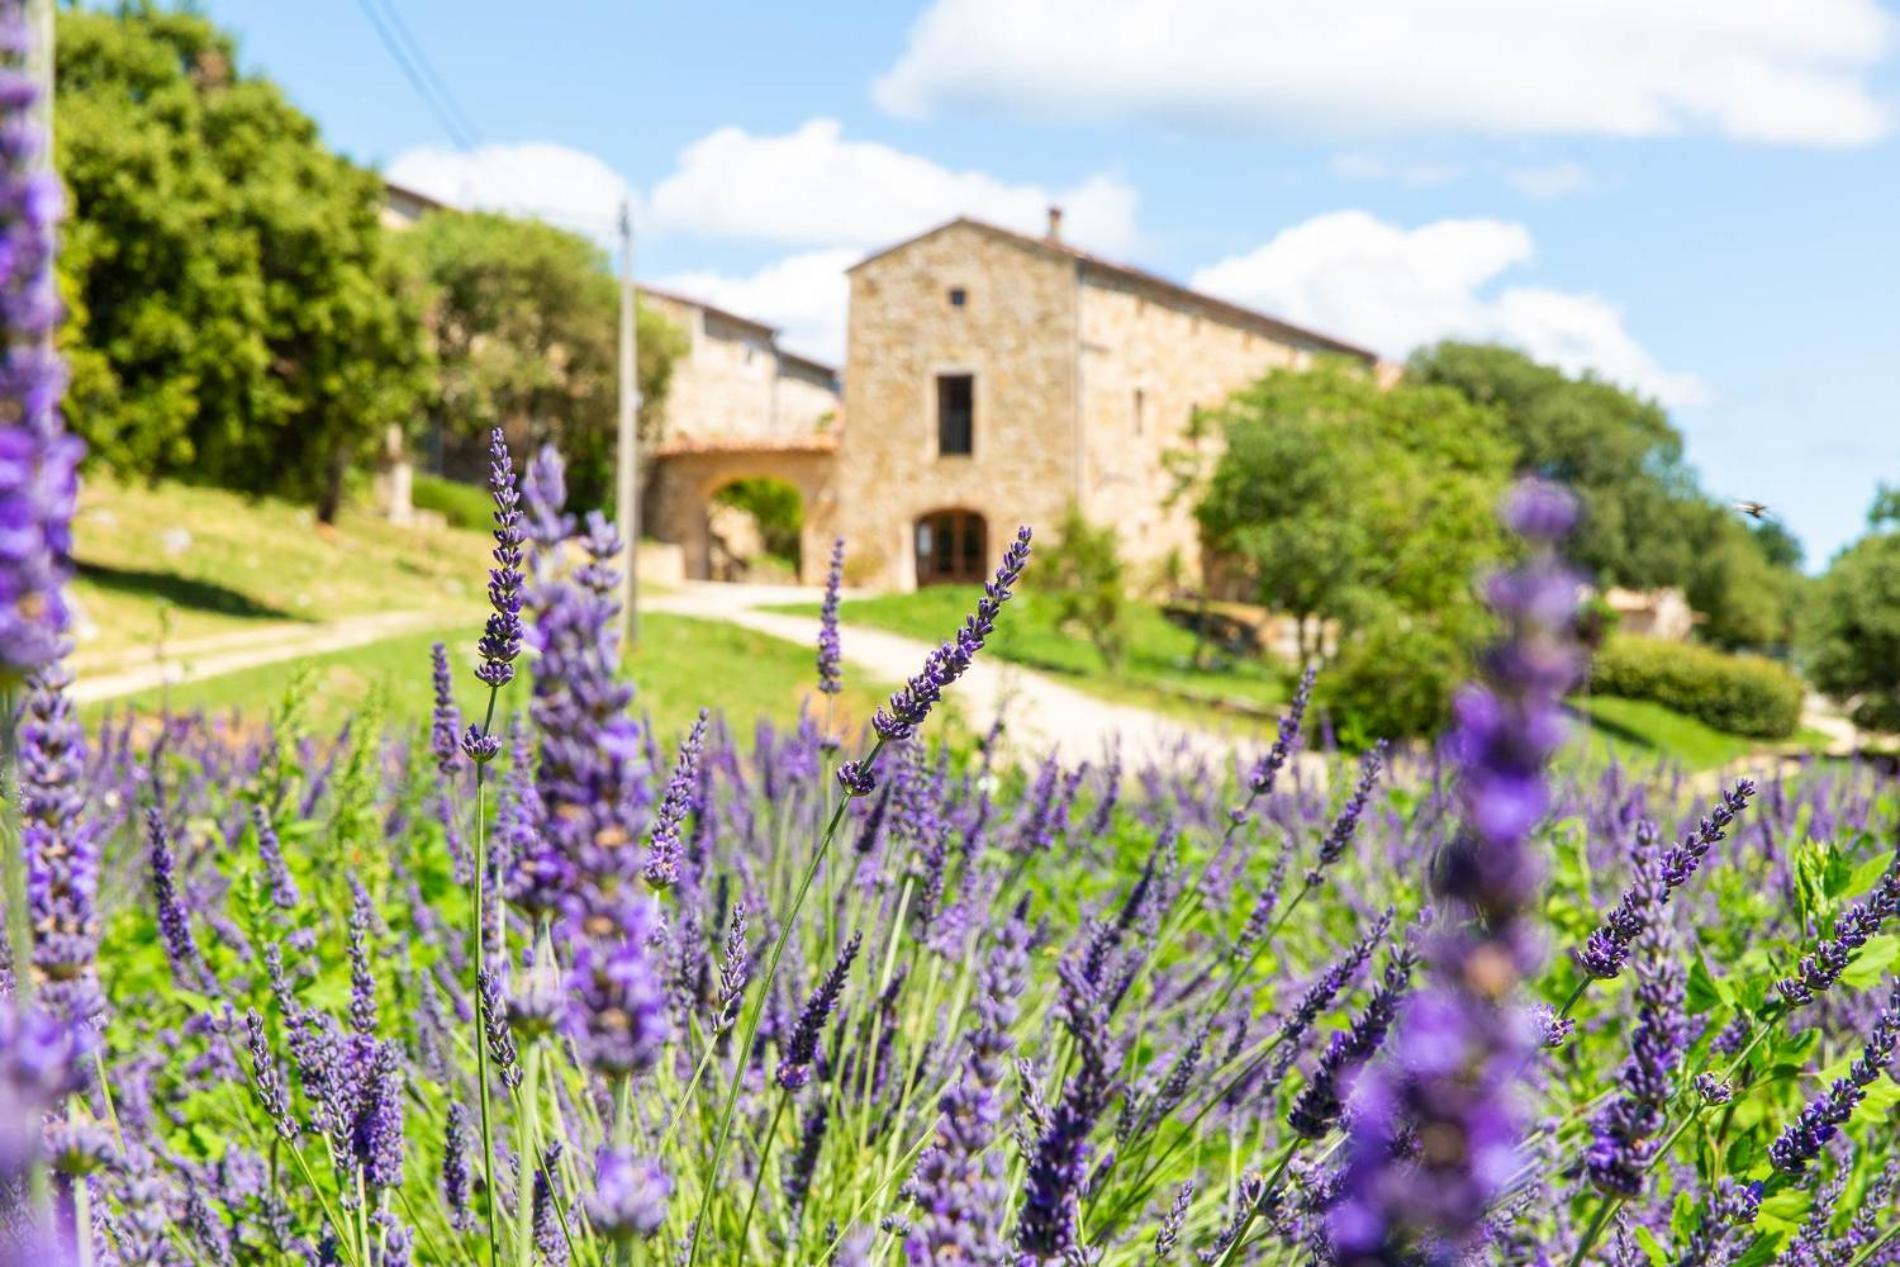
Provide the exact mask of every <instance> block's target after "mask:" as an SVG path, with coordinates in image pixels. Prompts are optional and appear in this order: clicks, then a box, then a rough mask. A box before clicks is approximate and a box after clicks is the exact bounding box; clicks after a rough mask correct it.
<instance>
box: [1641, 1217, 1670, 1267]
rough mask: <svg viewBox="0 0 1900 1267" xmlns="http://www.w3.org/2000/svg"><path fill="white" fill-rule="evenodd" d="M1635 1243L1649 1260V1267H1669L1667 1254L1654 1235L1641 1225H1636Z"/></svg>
mask: <svg viewBox="0 0 1900 1267" xmlns="http://www.w3.org/2000/svg"><path fill="white" fill-rule="evenodd" d="M1636 1243H1637V1244H1638V1245H1640V1246H1641V1247H1642V1250H1643V1253H1644V1254H1645V1255H1647V1256H1648V1258H1649V1267H1669V1254H1668V1252H1667V1251H1665V1250H1664V1249H1663V1247H1662V1242H1661V1241H1658V1240H1657V1239H1656V1234H1655V1233H1654V1232H1652V1231H1650V1230H1649V1229H1648V1228H1647V1227H1645V1226H1643V1225H1642V1224H1641V1223H1638V1224H1637V1225H1636Z"/></svg>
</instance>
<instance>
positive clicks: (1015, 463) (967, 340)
mask: <svg viewBox="0 0 1900 1267" xmlns="http://www.w3.org/2000/svg"><path fill="white" fill-rule="evenodd" d="M1316 355H1341V356H1347V357H1351V358H1353V359H1354V360H1357V361H1359V362H1361V363H1364V364H1366V365H1368V366H1371V365H1373V364H1374V363H1375V358H1374V357H1373V355H1372V354H1371V353H1369V352H1365V351H1363V350H1361V349H1359V348H1355V347H1352V346H1351V345H1349V344H1344V343H1341V342H1339V341H1337V340H1334V339H1329V338H1327V337H1326V336H1323V335H1319V334H1314V333H1312V332H1309V331H1304V330H1300V329H1298V328H1296V327H1293V326H1289V325H1287V324H1285V323H1283V322H1280V321H1277V320H1275V319H1273V318H1271V317H1267V316H1265V315H1263V314H1260V313H1255V312H1251V311H1248V310H1246V309H1242V308H1237V307H1235V306H1234V305H1231V304H1227V303H1224V302H1222V301H1220V300H1216V299H1213V298H1211V297H1209V296H1205V295H1199V294H1196V293H1195V292H1192V291H1188V290H1186V289H1184V288H1182V287H1180V286H1177V285H1175V284H1174V283H1171V282H1168V281H1166V280H1164V279H1162V278H1158V277H1154V276H1151V275H1149V274H1146V273H1142V272H1140V271H1138V270H1135V269H1129V268H1125V267H1123V266H1120V265H1115V264H1109V263H1106V262H1104V261H1101V260H1097V259H1095V258H1094V257H1093V256H1090V255H1088V254H1086V253H1084V252H1081V251H1077V250H1075V249H1073V248H1071V247H1069V246H1067V245H1066V244H1064V243H1062V242H1060V241H1059V240H1057V239H1054V238H1033V237H1028V236H1025V235H1022V234H1018V233H1014V232H1010V231H1008V230H1004V229H998V228H995V227H992V226H989V225H985V224H981V223H978V222H975V221H970V220H957V221H953V222H951V223H950V224H947V225H944V226H943V227H941V228H939V229H936V230H933V231H932V232H930V233H927V234H925V235H923V236H922V237H920V238H916V239H913V240H911V241H909V242H906V243H903V244H900V245H898V246H896V247H893V248H891V249H889V250H887V251H885V252H882V253H881V254H878V255H874V256H872V257H871V258H870V259H867V260H866V261H864V262H863V263H861V264H859V265H858V266H857V267H856V268H855V269H854V270H852V273H851V311H850V333H849V342H848V352H847V356H846V361H845V419H846V426H845V428H844V430H843V433H842V435H841V437H840V443H839V449H838V469H837V479H836V487H837V489H838V496H837V499H836V503H835V505H836V517H835V519H832V520H830V521H828V522H825V523H823V524H821V525H819V531H817V532H816V533H814V534H811V535H814V536H816V537H817V538H818V539H820V540H823V539H826V538H828V537H830V536H832V535H834V534H839V535H842V536H844V537H845V539H846V540H847V541H848V542H850V545H851V558H852V560H853V563H852V567H851V576H852V579H853V580H854V581H855V582H857V583H860V584H865V585H871V586H876V587H881V588H895V589H908V588H910V587H912V586H914V585H915V584H917V582H918V579H919V566H920V563H919V558H918V543H919V539H918V537H917V535H916V534H917V529H918V524H919V521H920V520H922V519H924V518H925V517H927V516H932V515H933V514H935V513H936V512H940V511H950V510H959V511H975V512H977V513H978V514H980V515H981V516H982V517H983V519H984V521H985V522H986V524H987V525H988V532H987V534H986V546H987V554H988V561H989V562H990V563H994V562H995V561H996V560H997V558H998V557H1000V554H1001V552H1002V549H1003V548H1004V546H1005V545H1006V544H1007V541H1008V538H1009V536H1010V534H1011V533H1013V531H1014V529H1015V527H1016V525H1017V524H1018V523H1029V524H1031V525H1033V526H1035V527H1038V528H1041V529H1043V530H1045V531H1046V530H1049V529H1052V528H1053V527H1054V525H1055V524H1056V523H1058V522H1059V521H1060V519H1061V517H1062V516H1063V514H1064V512H1065V511H1066V509H1067V508H1068V506H1069V505H1070V504H1071V503H1074V504H1076V505H1079V506H1080V507H1081V509H1082V511H1083V513H1084V514H1086V515H1087V516H1088V517H1089V518H1090V519H1092V520H1094V521H1096V522H1106V523H1112V524H1114V525H1115V526H1116V528H1117V529H1118V531H1119V534H1120V537H1121V544H1122V549H1123V553H1124V555H1125V557H1126V558H1128V559H1129V560H1130V561H1131V563H1133V564H1135V565H1136V567H1137V570H1138V571H1140V570H1143V569H1149V570H1152V569H1155V568H1158V567H1159V566H1160V565H1161V564H1162V563H1163V562H1164V561H1166V560H1167V559H1168V558H1169V556H1170V555H1174V556H1176V557H1177V558H1178V560H1179V561H1180V563H1181V565H1182V566H1183V567H1184V568H1185V569H1186V570H1187V571H1189V572H1190V573H1192V572H1194V571H1197V570H1198V567H1199V545H1198V537H1197V533H1196V531H1195V526H1194V522H1193V516H1192V509H1191V507H1190V506H1189V505H1187V504H1186V503H1185V501H1183V500H1178V499H1177V500H1173V501H1171V499H1170V494H1171V493H1172V492H1173V491H1174V482H1173V477H1172V475H1171V474H1170V472H1169V470H1168V468H1167V465H1166V463H1165V462H1164V460H1163V459H1164V455H1165V454H1167V453H1168V452H1169V451H1171V450H1178V449H1181V448H1183V447H1185V446H1186V445H1187V444H1188V428H1189V424H1190V421H1191V419H1192V417H1193V413H1194V411H1195V410H1196V409H1197V408H1202V407H1207V406H1212V405H1217V404H1219V403H1220V402H1221V401H1223V400H1224V399H1225V398H1226V397H1227V396H1228V394H1229V393H1231V392H1232V391H1234V390H1235V389H1237V388H1239V387H1242V386H1244V385H1245V384H1246V383H1248V382H1251V381H1252V380H1254V379H1256V378H1258V377H1260V376H1261V375H1263V374H1265V373H1266V372H1267V371H1269V370H1271V369H1274V368H1278V367H1291V368H1300V367H1303V366H1305V365H1306V364H1308V363H1310V362H1311V360H1312V358H1313V357H1314V356H1316ZM946 374H968V375H971V376H972V377H973V379H974V392H973V397H974V406H975V407H974V429H973V439H972V444H971V446H970V447H971V452H970V453H969V454H968V455H961V454H957V455H945V454H941V453H939V451H938V441H939V436H938V401H937V396H936V391H937V388H936V383H937V379H938V376H940V375H946ZM808 570H809V569H808ZM1138 579H1139V578H1138Z"/></svg>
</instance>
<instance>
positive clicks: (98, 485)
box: [73, 476, 488, 668]
mask: <svg viewBox="0 0 1900 1267" xmlns="http://www.w3.org/2000/svg"><path fill="white" fill-rule="evenodd" d="M75 535H76V537H77V542H76V553H77V555H78V560H79V578H78V580H77V581H76V582H75V583H74V585H73V594H74V597H75V598H76V599H77V601H78V604H79V611H80V614H81V616H82V618H83V619H82V623H81V631H80V632H81V637H80V638H79V639H78V647H77V651H78V652H79V655H80V657H81V660H80V664H81V666H82V668H83V665H84V663H85V662H86V661H92V660H99V659H110V658H111V657H112V656H113V655H114V654H115V653H119V652H123V651H125V650H127V649H129V648H132V647H135V646H138V645H140V644H146V643H150V642H152V641H153V640H154V639H156V638H158V637H160V636H161V635H162V636H163V637H164V638H165V639H166V640H167V641H174V642H175V641H179V640H184V639H191V638H197V637H202V636H206V635H212V634H224V633H230V632H234V631H241V630H244V629H246V628H255V627H257V626H260V625H264V624H269V623H272V622H282V621H320V620H329V619H333V618H335V617H338V616H349V615H356V614H361V613H367V612H380V611H414V610H432V611H441V612H442V614H443V617H444V619H445V621H446V620H447V619H449V618H451V617H453V616H456V615H458V614H460V613H462V612H476V611H478V610H479V608H480V604H481V602H482V600H483V584H484V580H485V578H484V575H483V567H484V564H485V561H486V551H487V548H488V542H487V538H486V537H484V536H483V535H482V534H480V533H474V532H466V531H461V530H458V529H449V528H433V529H430V528H393V527H391V526H390V525H389V524H387V523H385V522H383V521H381V520H379V519H377V518H375V517H374V516H372V515H369V514H366V513H364V512H362V511H354V510H351V511H345V513H344V515H343V517H342V520H341V522H340V523H338V524H337V525H336V527H335V528H334V529H328V528H325V529H320V528H318V526H317V524H316V521H315V518H314V517H313V516H312V515H311V513H310V511H309V509H308V508H307V507H301V506H295V505H291V504H290V503H287V502H281V501H274V500H271V499H262V500H256V501H253V500H249V499H247V498H243V497H239V496H237V495H235V494H232V493H227V492H221V491H218V490H216V489H205V488H191V487H186V486H183V485H177V484H165V485H159V486H157V487H147V486H144V485H127V484H120V483H117V482H115V481H112V480H110V479H107V478H105V477H102V476H101V477H89V478H88V479H87V481H86V489H85V493H84V496H83V497H82V499H81V502H80V513H79V520H78V524H77V526H76V530H75Z"/></svg>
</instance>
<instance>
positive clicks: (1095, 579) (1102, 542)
mask: <svg viewBox="0 0 1900 1267" xmlns="http://www.w3.org/2000/svg"><path fill="white" fill-rule="evenodd" d="M1127 571H1128V569H1127V566H1126V565H1125V564H1124V563H1123V561H1122V556H1121V543H1120V541H1119V540H1118V539H1117V538H1116V536H1115V529H1114V527H1113V526H1112V525H1108V524H1103V525H1100V526H1097V525H1095V524H1091V523H1090V522H1089V521H1088V518H1087V517H1086V516H1085V515H1083V513H1082V511H1081V508H1080V507H1078V506H1075V505H1071V506H1070V507H1069V510H1068V513H1067V514H1065V515H1064V516H1063V519H1062V526H1061V527H1060V529H1059V530H1058V531H1057V535H1056V541H1055V545H1054V546H1053V547H1052V548H1050V549H1048V550H1046V551H1045V552H1044V553H1043V557H1042V560H1041V562H1040V564H1039V565H1038V567H1037V570H1036V572H1035V574H1034V579H1033V580H1032V582H1031V584H1033V585H1035V586H1037V587H1038V588H1041V589H1043V590H1046V591H1048V592H1049V593H1050V595H1051V596H1053V598H1054V599H1055V605H1056V613H1057V619H1058V621H1059V622H1060V623H1061V624H1062V625H1063V626H1064V627H1066V628H1069V629H1071V630H1075V629H1079V630H1081V631H1082V633H1083V635H1084V636H1085V637H1087V638H1088V640H1089V641H1090V642H1091V643H1093V644H1094V646H1095V650H1096V651H1097V652H1098V653H1100V655H1101V657H1102V663H1103V664H1105V665H1106V666H1107V667H1108V671H1109V672H1110V673H1118V672H1120V671H1121V667H1122V664H1123V662H1124V661H1126V660H1127V658H1128V577H1127Z"/></svg>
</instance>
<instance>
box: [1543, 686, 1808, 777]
mask: <svg viewBox="0 0 1900 1267" xmlns="http://www.w3.org/2000/svg"><path fill="white" fill-rule="evenodd" d="M1571 703H1572V704H1573V705H1574V706H1575V707H1576V709H1577V710H1578V711H1579V712H1580V713H1582V714H1583V715H1584V717H1585V718H1587V719H1588V720H1589V723H1590V728H1589V730H1588V732H1587V735H1586V737H1585V739H1584V741H1583V743H1584V747H1585V750H1586V756H1587V757H1588V758H1599V757H1603V756H1607V755H1609V754H1610V753H1612V752H1614V753H1616V754H1617V755H1620V756H1624V757H1631V756H1638V757H1664V758H1667V759H1669V760H1672V761H1676V762H1679V763H1681V764H1682V765H1683V766H1684V767H1685V768H1687V769H1690V770H1712V769H1716V768H1718V767H1721V766H1725V765H1729V764H1731V763H1733V762H1736V761H1740V760H1742V759H1743V758H1745V757H1747V756H1750V755H1751V754H1754V753H1759V752H1763V751H1766V750H1773V749H1778V748H1790V747H1791V748H1796V749H1804V750H1816V751H1818V750H1820V749H1822V748H1824V747H1826V746H1827V736H1825V735H1822V734H1820V733H1819V732H1817V731H1812V730H1801V731H1799V732H1797V733H1796V734H1795V736H1794V738H1793V739H1791V740H1788V741H1786V742H1785V743H1781V744H1776V743H1771V742H1764V741H1763V740H1760V739H1749V738H1745V737H1744V736H1741V735H1731V734H1728V733H1727V732H1725V731H1720V730H1716V729H1715V728H1714V727H1712V726H1709V725H1706V724H1704V723H1703V722H1700V721H1697V720H1696V719H1695V718H1693V717H1685V716H1684V715H1683V714H1681V713H1678V712H1675V711H1673V710H1672V709H1669V708H1665V707H1664V706H1663V705H1661V704H1657V703H1654V702H1652V701H1650V700H1636V699H1620V698H1618V697H1616V696H1614V695H1582V696H1578V697H1576V698H1575V699H1573V700H1572V701H1571Z"/></svg>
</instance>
